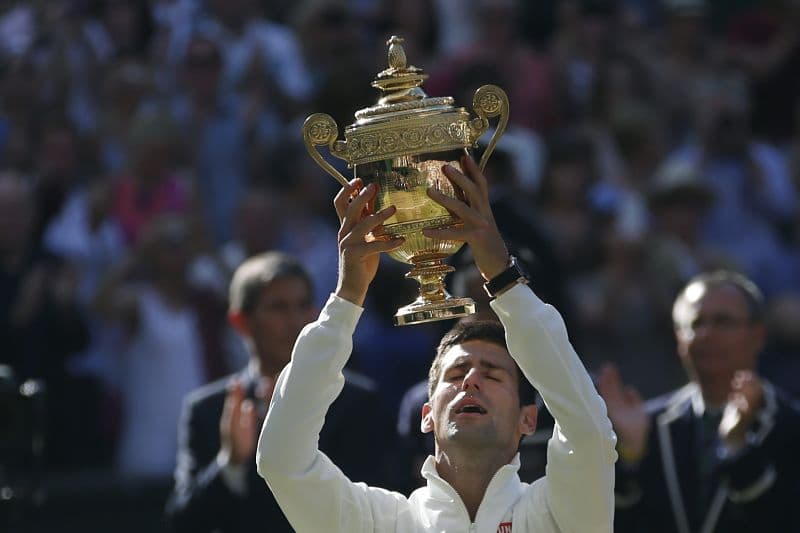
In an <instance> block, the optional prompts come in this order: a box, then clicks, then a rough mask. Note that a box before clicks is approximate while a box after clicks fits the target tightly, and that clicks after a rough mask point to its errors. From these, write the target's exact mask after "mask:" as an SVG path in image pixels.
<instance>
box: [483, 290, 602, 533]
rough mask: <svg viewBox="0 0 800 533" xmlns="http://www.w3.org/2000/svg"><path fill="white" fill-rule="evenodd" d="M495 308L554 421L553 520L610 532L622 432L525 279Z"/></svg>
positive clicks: (550, 465) (549, 477) (548, 481)
mask: <svg viewBox="0 0 800 533" xmlns="http://www.w3.org/2000/svg"><path fill="white" fill-rule="evenodd" d="M491 306H492V308H493V309H494V310H495V312H496V313H497V315H498V316H499V317H500V320H501V321H502V323H503V326H504V327H505V330H506V340H507V342H508V348H509V351H510V353H511V355H512V357H514V359H515V360H516V361H517V364H518V365H519V366H520V368H521V369H522V372H523V373H524V374H525V376H526V377H527V378H528V380H530V382H531V383H532V384H533V385H534V386H535V387H536V388H537V390H538V391H539V393H540V394H541V396H542V399H543V400H544V403H545V405H546V406H547V409H548V410H549V411H550V413H551V414H552V415H553V418H554V419H555V427H554V429H553V437H552V438H551V439H550V442H549V443H548V450H547V470H546V472H547V473H546V477H545V481H544V483H543V486H544V487H545V492H546V495H545V497H546V501H547V505H548V507H549V511H550V513H551V514H552V517H553V520H554V521H555V522H556V524H557V525H558V527H559V530H560V531H564V532H576V533H590V532H610V531H611V530H612V524H613V520H614V463H615V461H616V458H617V453H616V451H615V446H616V436H615V434H614V431H613V430H612V427H611V422H610V420H609V419H608V416H607V414H606V407H605V403H604V402H603V400H602V399H601V398H600V396H599V394H598V393H597V391H596V389H595V387H594V385H593V383H592V381H591V379H590V378H589V375H588V373H587V372H586V370H585V368H584V366H583V364H582V363H581V361H580V359H579V358H578V356H577V354H576V353H575V350H574V349H573V348H572V346H571V345H570V342H569V339H568V337H567V331H566V327H565V325H564V322H563V320H562V319H561V316H560V315H559V314H558V312H557V311H556V310H555V309H554V308H553V307H552V306H550V305H547V304H545V303H543V302H542V301H541V300H540V299H539V298H538V297H537V296H536V295H535V294H534V293H533V291H532V290H531V289H530V288H528V287H527V286H525V285H518V286H516V287H514V288H512V289H510V290H509V291H507V292H505V293H504V294H502V295H501V296H499V297H498V298H497V299H496V300H494V301H493V302H492V303H491ZM535 486H538V485H535Z"/></svg>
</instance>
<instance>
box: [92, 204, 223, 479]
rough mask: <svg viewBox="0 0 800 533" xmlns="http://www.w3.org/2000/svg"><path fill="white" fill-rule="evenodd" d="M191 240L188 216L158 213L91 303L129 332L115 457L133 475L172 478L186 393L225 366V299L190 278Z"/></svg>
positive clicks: (121, 359)
mask: <svg viewBox="0 0 800 533" xmlns="http://www.w3.org/2000/svg"><path fill="white" fill-rule="evenodd" d="M192 243H193V238H192V234H191V233H190V228H189V226H188V224H187V222H186V219H185V218H182V217H180V216H179V215H163V216H161V217H158V218H155V219H153V221H152V222H150V223H149V224H148V225H147V226H146V227H145V229H144V232H143V234H142V237H141V241H140V242H139V243H137V246H136V247H135V248H134V249H133V251H132V253H131V254H130V255H129V257H128V258H127V260H125V261H123V262H121V263H119V264H118V265H116V268H115V269H113V270H111V271H110V272H109V273H108V274H107V275H106V277H105V279H104V280H103V282H102V284H101V286H100V288H99V289H98V291H97V294H96V297H95V301H94V303H93V304H94V308H95V310H96V312H97V313H98V314H100V315H101V316H103V317H105V318H106V320H109V321H111V322H112V323H118V324H119V325H120V326H121V327H122V328H123V329H124V331H125V333H126V335H127V339H126V342H125V343H124V345H123V346H122V347H121V349H120V353H119V354H118V359H119V367H120V372H119V375H120V377H121V380H120V389H121V390H120V392H121V396H122V428H121V430H120V431H121V434H120V440H119V446H118V450H117V458H116V461H117V463H116V464H117V467H118V469H119V470H120V472H123V473H125V474H127V475H132V476H143V477H152V478H155V479H166V477H167V476H169V474H170V473H171V472H172V469H173V468H174V466H175V462H174V460H175V456H174V454H173V450H175V448H176V447H177V435H176V427H177V424H178V416H179V412H180V403H181V399H182V398H183V396H184V395H185V394H187V393H188V392H189V391H190V390H192V389H194V388H196V387H198V386H200V385H202V384H203V383H206V382H208V381H209V380H211V379H215V378H218V377H220V376H222V375H223V374H224V373H225V370H226V368H225V365H224V360H223V356H222V353H221V350H222V339H221V335H222V328H221V326H222V324H223V322H224V310H223V309H222V307H221V302H219V301H218V300H217V299H216V298H215V296H214V295H213V294H209V293H206V292H198V291H195V290H192V289H191V288H190V287H189V285H188V283H187V275H186V268H187V265H188V263H189V261H190V260H191V252H192Z"/></svg>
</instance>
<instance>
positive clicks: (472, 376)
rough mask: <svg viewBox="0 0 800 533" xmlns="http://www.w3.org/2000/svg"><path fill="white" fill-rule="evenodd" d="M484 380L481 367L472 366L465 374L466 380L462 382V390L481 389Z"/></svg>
mask: <svg viewBox="0 0 800 533" xmlns="http://www.w3.org/2000/svg"><path fill="white" fill-rule="evenodd" d="M482 381H483V378H482V377H481V373H480V371H479V369H477V368H470V369H469V370H468V371H467V373H466V374H465V375H464V381H462V382H461V390H465V391H466V390H481V382H482Z"/></svg>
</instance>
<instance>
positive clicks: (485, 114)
mask: <svg viewBox="0 0 800 533" xmlns="http://www.w3.org/2000/svg"><path fill="white" fill-rule="evenodd" d="M472 108H473V109H474V110H475V113H476V114H477V115H478V118H475V119H472V120H471V121H470V123H469V129H470V130H471V131H472V138H473V139H474V140H475V142H477V141H478V138H480V136H481V135H483V134H484V132H486V130H487V129H489V117H496V116H498V115H500V118H499V119H498V120H497V128H496V129H495V130H494V135H492V138H491V140H490V141H489V145H488V146H487V147H486V150H485V151H484V152H483V155H482V156H481V161H480V163H479V164H478V168H480V169H481V172H483V168H484V167H485V166H486V162H487V161H488V160H489V156H490V155H492V152H493V151H494V147H495V145H497V141H498V140H500V136H501V135H503V132H504V131H506V126H507V125H508V112H509V110H508V96H506V93H505V91H504V90H503V89H501V88H500V87H498V86H497V85H484V86H483V87H480V88H479V89H478V90H477V91H475V96H474V97H473V98H472Z"/></svg>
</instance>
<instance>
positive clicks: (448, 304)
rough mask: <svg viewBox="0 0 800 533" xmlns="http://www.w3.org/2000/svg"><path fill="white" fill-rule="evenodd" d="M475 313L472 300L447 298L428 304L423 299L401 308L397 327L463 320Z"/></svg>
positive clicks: (395, 321)
mask: <svg viewBox="0 0 800 533" xmlns="http://www.w3.org/2000/svg"><path fill="white" fill-rule="evenodd" d="M474 312H475V302H474V301H473V300H472V298H447V299H445V300H440V301H438V302H426V301H423V300H421V299H418V300H417V301H415V302H413V303H410V304H408V305H406V306H403V307H401V308H400V309H398V310H397V313H395V315H394V325H395V326H409V325H412V324H422V323H424V322H434V321H436V320H447V319H450V318H461V317H465V316H469V315H471V314H473V313H474Z"/></svg>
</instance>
